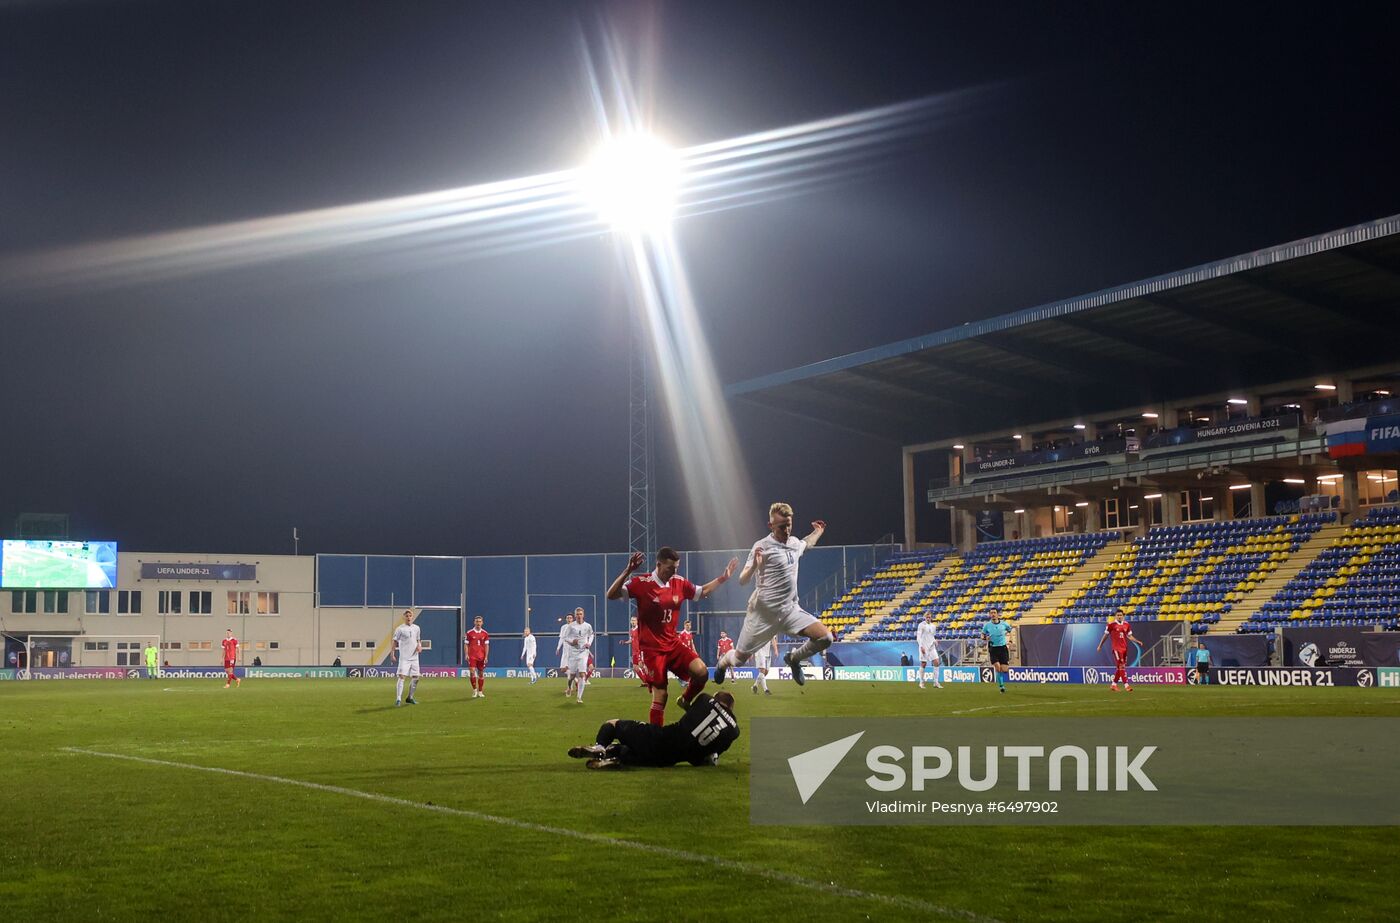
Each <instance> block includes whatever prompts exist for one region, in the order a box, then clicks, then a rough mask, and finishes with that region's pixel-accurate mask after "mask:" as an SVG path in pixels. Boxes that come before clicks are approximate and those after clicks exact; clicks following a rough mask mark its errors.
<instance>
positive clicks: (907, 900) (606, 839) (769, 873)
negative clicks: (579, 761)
mask: <svg viewBox="0 0 1400 923" xmlns="http://www.w3.org/2000/svg"><path fill="white" fill-rule="evenodd" d="M62 749H63V751H64V752H66V753H79V754H82V755H84V756H101V757H105V758H107V759H113V760H127V761H129V762H133V763H146V764H147V765H151V766H168V767H170V768H173V769H193V770H197V771H199V772H212V773H216V774H218V775H224V776H236V777H238V778H241V779H254V780H256V781H259V782H275V783H277V784H279V785H294V786H296V787H297V788H307V789H311V790H312V791H317V792H327V793H329V794H332V795H345V796H346V797H349V798H360V799H363V800H365V801H374V802H378V803H379V804H390V805H394V806H395V807H402V808H417V809H418V810H420V811H431V812H433V813H435V814H448V815H451V816H453V817H465V818H468V819H470V820H475V821H481V822H483V823H488V824H499V825H501V826H503V827H514V828H515V829H517V830H528V831H531V832H532V833H544V834H548V835H549V836H554V837H559V836H567V837H572V838H574V839H576V840H583V841H584V842H587V843H595V844H598V845H600V846H619V847H622V848H623V849H632V850H636V851H638V852H646V853H652V854H653V855H657V856H664V857H666V858H668V859H675V860H679V861H683V862H690V863H696V862H698V863H702V864H704V865H709V866H713V867H715V868H719V869H724V870H726V871H730V872H738V873H739V874H742V875H752V876H754V877H756V878H764V879H767V880H768V881H772V882H776V883H778V884H786V885H792V886H793V887H797V888H806V889H808V890H811V891H819V892H821V893H823V894H830V895H834V896H836V897H850V898H857V899H860V900H868V901H876V902H878V903H881V904H888V905H890V906H893V907H901V908H904V909H906V910H915V911H920V912H922V913H933V914H938V915H940V916H944V917H949V918H951V919H955V920H972V921H974V923H1000V921H998V920H997V919H996V918H994V917H987V916H983V915H981V914H978V913H973V912H972V911H970V910H960V909H958V908H955V907H943V906H940V905H938V904H930V903H929V902H927V901H921V900H918V899H917V898H912V897H900V896H898V895H894V894H880V893H878V892H875V891H862V890H860V889H859V888H847V887H845V886H843V885H838V884H837V883H836V882H834V881H816V880H814V879H811V878H803V877H802V876H800V875H792V874H789V873H787V872H779V871H775V870H773V869H766V868H761V867H760V866H756V865H750V864H749V863H747V862H740V861H738V860H736V859H725V858H722V857H720V856H711V855H706V854H705V853H696V852H690V851H688V850H684V849H673V848H672V847H669V846H656V845H654V844H652V843H642V842H640V841H638V840H624V839H619V838H616V837H610V836H604V835H602V834H601V833H588V832H586V831H583V830H573V829H571V828H569V827H555V826H551V825H549V824H537V823H534V822H533V821H528V820H518V819H516V818H514V817H501V816H499V815H496V814H483V813H482V812H480V811H469V810H467V809H465V808H450V807H447V806H445V805H440V804H425V803H423V802H420V801H410V800H408V799H407V798H395V797H393V796H392V795H380V794H377V793H375V792H362V791H360V790H359V789H354V788H342V787H341V786H339V785H323V784H321V783H320V782H306V781H303V780H301V779H288V778H284V777H283V776H270V775H264V774H263V773H259V772H244V771H243V770H241V769H224V768H222V767H219V766H200V765H197V764H195V763H177V762H174V761H172V760H156V759H151V758H149V757H145V756H129V755H127V754H125V753H104V752H102V751H101V750H86V749H84V748H82V747H64V748H62Z"/></svg>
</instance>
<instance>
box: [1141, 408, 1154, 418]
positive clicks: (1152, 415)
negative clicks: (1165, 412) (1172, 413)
mask: <svg viewBox="0 0 1400 923" xmlns="http://www.w3.org/2000/svg"><path fill="white" fill-rule="evenodd" d="M1142 418H1143V419H1144V420H1155V419H1157V414H1155V413H1153V412H1152V411H1150V410H1149V411H1147V412H1145V413H1144V414H1143V415H1142Z"/></svg>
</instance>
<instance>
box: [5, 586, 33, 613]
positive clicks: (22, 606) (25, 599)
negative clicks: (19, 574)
mask: <svg viewBox="0 0 1400 923" xmlns="http://www.w3.org/2000/svg"><path fill="white" fill-rule="evenodd" d="M10 611H11V612H14V613H21V612H27V613H32V612H37V611H39V591H38V590H15V591H14V593H12V594H11V595H10Z"/></svg>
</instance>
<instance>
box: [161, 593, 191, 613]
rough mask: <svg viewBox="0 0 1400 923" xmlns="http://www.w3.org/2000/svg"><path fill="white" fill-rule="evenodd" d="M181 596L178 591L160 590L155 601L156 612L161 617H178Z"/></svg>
mask: <svg viewBox="0 0 1400 923" xmlns="http://www.w3.org/2000/svg"><path fill="white" fill-rule="evenodd" d="M183 595H184V594H182V593H181V592H180V591H179V590H161V591H160V596H159V597H157V599H156V611H157V612H159V613H160V614H161V615H179V614H180V598H181V596H183Z"/></svg>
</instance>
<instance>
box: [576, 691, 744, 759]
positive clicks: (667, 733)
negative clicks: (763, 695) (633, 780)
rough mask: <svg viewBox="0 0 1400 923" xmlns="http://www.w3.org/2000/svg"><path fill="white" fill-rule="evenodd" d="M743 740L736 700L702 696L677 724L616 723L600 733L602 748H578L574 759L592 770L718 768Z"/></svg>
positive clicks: (597, 745) (723, 695)
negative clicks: (726, 753) (721, 757)
mask: <svg viewBox="0 0 1400 923" xmlns="http://www.w3.org/2000/svg"><path fill="white" fill-rule="evenodd" d="M738 739H739V722H738V721H736V720H735V719H734V697H733V696H732V695H730V694H729V693H727V692H719V693H716V694H715V696H714V697H713V698H711V697H710V696H708V695H706V694H705V693H703V692H702V693H701V694H700V695H698V696H696V697H695V701H694V702H691V703H690V708H689V709H687V711H686V713H685V715H684V716H683V717H682V718H681V720H679V721H677V722H676V723H675V724H668V725H666V726H665V727H657V726H656V725H654V724H643V723H642V722H640V721H628V720H627V719H625V718H614V719H612V720H611V721H605V722H604V723H603V726H602V727H600V728H598V737H597V742H596V743H594V744H593V745H591V746H587V747H572V748H570V749H569V756H572V757H574V758H575V759H586V760H588V768H589V769H624V768H626V767H628V766H674V765H675V764H677V763H689V764H690V765H692V766H713V765H715V764H716V763H718V762H719V755H720V754H721V753H723V752H724V751H726V750H728V749H729V746H730V744H732V743H734V741H736V740H738Z"/></svg>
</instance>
